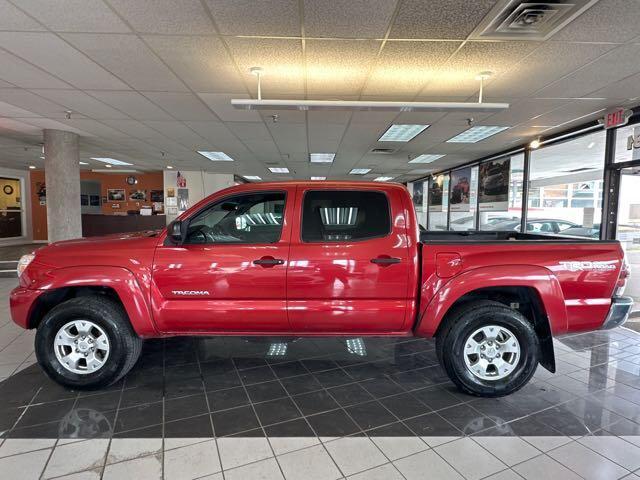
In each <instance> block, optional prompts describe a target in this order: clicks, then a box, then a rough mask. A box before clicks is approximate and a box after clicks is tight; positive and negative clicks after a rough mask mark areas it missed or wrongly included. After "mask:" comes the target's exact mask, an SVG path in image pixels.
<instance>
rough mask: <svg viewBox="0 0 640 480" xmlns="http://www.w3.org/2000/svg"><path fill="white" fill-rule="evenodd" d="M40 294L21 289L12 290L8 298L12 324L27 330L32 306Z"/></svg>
mask: <svg viewBox="0 0 640 480" xmlns="http://www.w3.org/2000/svg"><path fill="white" fill-rule="evenodd" d="M41 294H42V291H40V290H30V289H28V288H23V287H17V288H14V289H13V290H12V292H11V294H10V296H9V307H10V309H11V318H12V320H13V321H14V323H16V324H17V325H19V326H21V327H22V328H29V316H30V314H31V311H32V308H33V304H34V302H35V300H36V298H38V297H39V296H40V295H41Z"/></svg>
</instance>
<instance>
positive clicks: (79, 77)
mask: <svg viewBox="0 0 640 480" xmlns="http://www.w3.org/2000/svg"><path fill="white" fill-rule="evenodd" d="M0 47H3V48H5V49H7V50H9V51H10V52H12V53H13V54H15V55H17V56H19V57H22V58H23V59H27V60H28V61H29V62H30V63H33V64H35V65H37V66H39V67H40V68H43V69H44V70H46V71H47V72H49V73H51V74H53V75H56V76H57V77H59V78H61V79H63V80H64V81H66V82H69V83H70V84H71V85H74V86H75V87H78V88H82V89H122V90H126V89H128V87H127V85H125V84H124V83H122V82H121V81H120V80H118V79H117V78H116V77H114V76H113V75H111V74H110V73H109V72H107V71H106V70H105V69H103V68H102V67H100V66H99V65H98V64H96V63H94V62H92V61H91V60H90V59H89V58H87V57H86V56H85V55H84V54H82V53H80V52H79V51H77V50H76V49H74V48H73V47H72V46H71V45H69V44H68V43H66V42H65V41H63V40H62V39H61V38H59V37H57V36H56V35H54V34H52V33H29V32H17V33H12V32H0Z"/></svg>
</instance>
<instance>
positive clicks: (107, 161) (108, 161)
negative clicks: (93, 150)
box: [91, 157, 133, 165]
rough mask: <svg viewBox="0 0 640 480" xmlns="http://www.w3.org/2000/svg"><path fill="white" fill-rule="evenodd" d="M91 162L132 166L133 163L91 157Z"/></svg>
mask: <svg viewBox="0 0 640 480" xmlns="http://www.w3.org/2000/svg"><path fill="white" fill-rule="evenodd" d="M91 160H97V161H99V162H102V163H106V164H107V165H133V163H127V162H123V161H122V160H116V159H115V158H109V157H91Z"/></svg>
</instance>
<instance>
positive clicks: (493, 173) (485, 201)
mask: <svg viewBox="0 0 640 480" xmlns="http://www.w3.org/2000/svg"><path fill="white" fill-rule="evenodd" d="M510 170H511V158H502V159H499V160H491V161H489V162H485V163H481V164H480V169H479V178H478V207H479V209H480V211H481V212H506V211H507V210H508V209H509V174H510Z"/></svg>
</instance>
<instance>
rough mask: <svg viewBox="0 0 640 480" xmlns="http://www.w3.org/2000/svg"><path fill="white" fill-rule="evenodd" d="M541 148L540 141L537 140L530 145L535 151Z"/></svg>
mask: <svg viewBox="0 0 640 480" xmlns="http://www.w3.org/2000/svg"><path fill="white" fill-rule="evenodd" d="M539 146H540V139H539V138H536V139H535V140H531V143H530V144H529V147H530V148H533V149H534V150H535V149H536V148H538V147H539Z"/></svg>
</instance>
